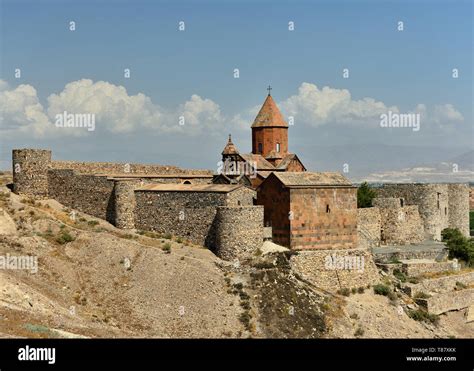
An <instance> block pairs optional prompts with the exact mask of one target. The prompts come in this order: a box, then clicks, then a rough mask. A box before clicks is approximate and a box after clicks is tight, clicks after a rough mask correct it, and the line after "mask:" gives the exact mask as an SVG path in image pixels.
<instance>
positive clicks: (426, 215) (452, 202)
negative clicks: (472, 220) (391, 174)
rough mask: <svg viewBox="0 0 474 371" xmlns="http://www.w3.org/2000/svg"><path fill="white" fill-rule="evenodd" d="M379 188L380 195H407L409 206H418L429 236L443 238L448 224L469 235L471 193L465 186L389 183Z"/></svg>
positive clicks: (437, 238) (426, 235)
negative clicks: (442, 235)
mask: <svg viewBox="0 0 474 371" xmlns="http://www.w3.org/2000/svg"><path fill="white" fill-rule="evenodd" d="M376 191H377V193H378V196H379V197H391V198H403V199H404V201H405V204H406V205H418V208H419V213H420V216H421V218H422V220H423V224H424V231H425V238H427V239H432V240H436V241H440V240H441V231H442V230H443V229H445V228H448V227H452V228H459V229H460V230H461V231H462V232H463V233H464V234H465V235H466V236H467V235H468V229H469V228H467V229H466V226H468V225H469V213H468V212H466V210H468V208H469V206H468V202H469V201H468V197H469V196H468V188H467V186H465V185H461V184H452V185H448V184H385V185H384V186H383V187H381V188H378V189H377V190H376ZM450 213H451V214H452V216H451V217H450V216H449V214H450Z"/></svg>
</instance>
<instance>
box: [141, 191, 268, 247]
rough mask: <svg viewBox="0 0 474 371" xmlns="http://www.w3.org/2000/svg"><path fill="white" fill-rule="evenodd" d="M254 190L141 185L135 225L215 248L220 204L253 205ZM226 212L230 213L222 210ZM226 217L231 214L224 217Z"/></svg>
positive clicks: (234, 205)
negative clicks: (148, 187) (145, 187)
mask: <svg viewBox="0 0 474 371" xmlns="http://www.w3.org/2000/svg"><path fill="white" fill-rule="evenodd" d="M216 186H217V185H216ZM254 194H255V192H254V191H253V190H251V189H249V188H247V187H243V186H242V187H240V188H237V189H235V190H233V191H231V192H211V191H209V192H198V191H195V192H193V191H190V190H188V191H153V190H141V189H138V190H136V191H135V199H136V212H135V227H136V228H137V229H142V230H149V231H155V232H159V233H171V234H173V235H175V236H179V237H182V238H184V239H186V240H189V241H192V242H193V243H195V244H197V245H201V246H206V247H208V248H210V249H212V250H215V249H216V242H215V238H216V220H215V219H216V213H217V208H218V207H219V206H227V207H229V206H232V207H244V206H252V204H253V196H254ZM244 210H245V209H242V211H241V213H242V215H244V214H245V211H244ZM229 213H230V212H229ZM223 215H227V214H224V211H223ZM250 215H251V213H250V214H249V216H250ZM255 218H256V216H252V220H255ZM226 220H228V218H227V219H224V221H226ZM239 220H242V217H239ZM246 225H248V224H246ZM262 227H263V225H262ZM235 228H237V229H238V228H239V227H238V226H236V227H235ZM262 233H263V232H262ZM262 239H263V237H262Z"/></svg>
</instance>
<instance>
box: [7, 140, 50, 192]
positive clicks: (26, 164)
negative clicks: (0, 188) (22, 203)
mask: <svg viewBox="0 0 474 371" xmlns="http://www.w3.org/2000/svg"><path fill="white" fill-rule="evenodd" d="M50 163H51V151H49V150H44V149H14V150H13V152H12V166H13V192H15V193H17V194H24V195H32V196H36V197H39V198H46V197H48V169H49V167H50Z"/></svg>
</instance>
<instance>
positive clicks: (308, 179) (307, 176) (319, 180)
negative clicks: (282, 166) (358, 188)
mask: <svg viewBox="0 0 474 371" xmlns="http://www.w3.org/2000/svg"><path fill="white" fill-rule="evenodd" d="M273 174H274V175H275V176H276V177H277V178H278V179H279V180H280V181H281V182H282V183H283V184H284V185H285V186H286V187H305V186H307V187H314V186H326V185H335V186H351V185H352V183H351V182H350V181H349V180H348V179H347V178H345V177H344V176H343V175H342V174H340V173H332V172H324V173H312V172H307V171H305V172H274V173H273Z"/></svg>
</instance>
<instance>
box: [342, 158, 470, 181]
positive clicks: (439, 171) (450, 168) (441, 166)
mask: <svg viewBox="0 0 474 371" xmlns="http://www.w3.org/2000/svg"><path fill="white" fill-rule="evenodd" d="M351 180H352V181H354V182H362V181H367V182H370V183H389V182H397V183H415V182H421V183H437V182H440V183H460V182H466V183H467V182H474V151H469V152H466V153H463V154H461V155H459V156H456V157H453V158H451V160H449V161H445V162H439V163H436V164H431V165H419V166H415V167H407V168H403V169H399V170H390V171H381V172H373V173H370V174H368V175H365V176H359V177H354V178H351Z"/></svg>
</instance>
